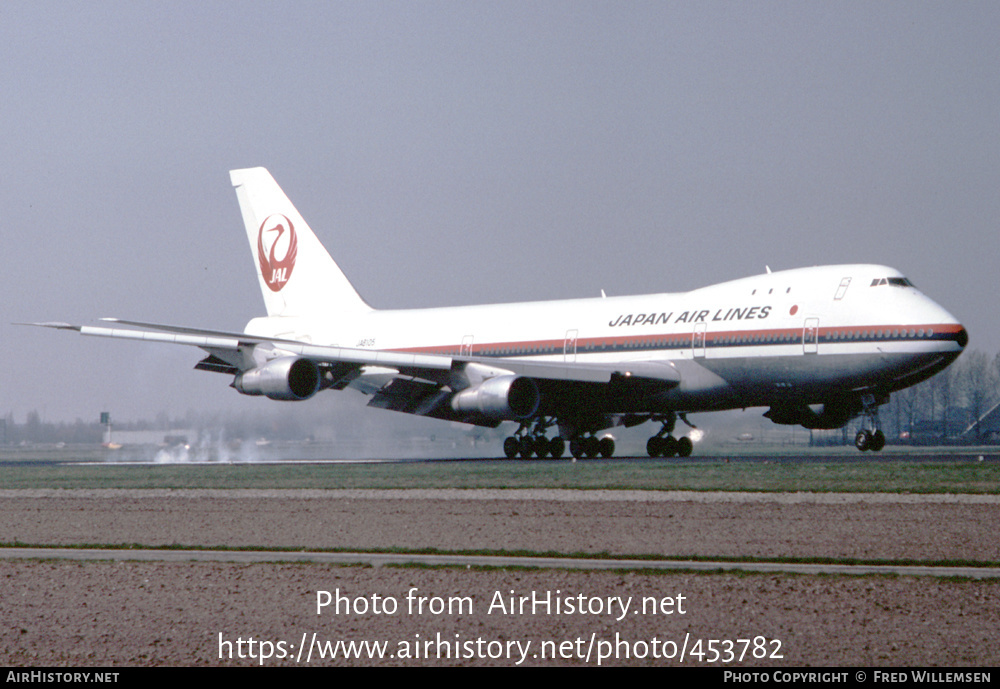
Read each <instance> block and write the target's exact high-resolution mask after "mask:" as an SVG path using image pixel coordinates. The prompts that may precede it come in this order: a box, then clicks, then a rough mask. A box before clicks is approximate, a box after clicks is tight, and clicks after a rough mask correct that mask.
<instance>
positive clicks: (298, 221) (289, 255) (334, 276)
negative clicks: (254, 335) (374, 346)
mask: <svg viewBox="0 0 1000 689" xmlns="http://www.w3.org/2000/svg"><path fill="white" fill-rule="evenodd" d="M229 176H230V178H231V179H232V181H233V186H234V187H236V198H237V199H238V200H239V203H240V211H242V213H243V224H244V225H245V226H246V231H247V239H248V240H249V241H250V252H251V253H252V254H253V258H254V269H255V270H256V271H257V279H258V281H259V282H260V291H261V293H262V294H263V295H264V305H265V306H266V307H267V315H268V316H311V315H318V314H321V313H360V312H365V311H371V307H370V306H368V304H366V303H365V301H364V300H363V299H362V298H361V296H360V295H359V294H358V292H357V290H355V289H354V287H353V286H352V285H351V283H350V282H349V281H348V280H347V277H346V276H345V275H344V273H343V271H341V270H340V268H339V267H338V266H337V264H336V263H335V262H334V260H333V259H332V258H331V257H330V254H329V252H327V250H326V249H325V248H324V247H323V245H322V244H321V243H320V241H319V239H318V238H317V237H316V235H315V234H313V231H312V230H311V229H310V228H309V225H308V224H307V223H306V221H305V220H304V219H303V218H302V216H301V215H299V212H298V211H297V210H295V206H293V205H292V202H291V201H289V200H288V197H287V196H285V192H283V191H282V190H281V187H279V186H278V184H277V182H275V181H274V178H273V177H271V173H269V172H268V171H267V170H265V169H264V168H262V167H255V168H249V169H246V170H231V171H230V172H229Z"/></svg>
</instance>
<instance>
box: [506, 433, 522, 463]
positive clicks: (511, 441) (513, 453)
mask: <svg viewBox="0 0 1000 689" xmlns="http://www.w3.org/2000/svg"><path fill="white" fill-rule="evenodd" d="M519 450H520V448H519V446H518V442H517V438H515V437H514V436H512V435H509V436H507V438H506V439H505V440H504V441H503V453H504V454H505V455H507V459H515V458H516V457H517V453H518V451H519Z"/></svg>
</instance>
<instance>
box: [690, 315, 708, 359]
mask: <svg viewBox="0 0 1000 689" xmlns="http://www.w3.org/2000/svg"><path fill="white" fill-rule="evenodd" d="M707 329H708V324H707V323H695V324H694V335H693V336H692V338H691V353H692V354H693V355H694V357H695V358H701V357H704V356H705V331H706V330H707Z"/></svg>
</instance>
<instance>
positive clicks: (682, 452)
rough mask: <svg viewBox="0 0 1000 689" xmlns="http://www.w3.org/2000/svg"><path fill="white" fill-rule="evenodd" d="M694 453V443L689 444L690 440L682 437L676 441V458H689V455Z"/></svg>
mask: <svg viewBox="0 0 1000 689" xmlns="http://www.w3.org/2000/svg"><path fill="white" fill-rule="evenodd" d="M693 451H694V443H692V442H691V438H689V437H687V436H684V437H683V438H679V439H678V440H677V456H678V457H690V456H691V453H692V452H693Z"/></svg>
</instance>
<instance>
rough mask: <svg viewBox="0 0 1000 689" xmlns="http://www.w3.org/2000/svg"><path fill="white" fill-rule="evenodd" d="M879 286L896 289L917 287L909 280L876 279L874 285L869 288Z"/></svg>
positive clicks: (873, 281)
mask: <svg viewBox="0 0 1000 689" xmlns="http://www.w3.org/2000/svg"><path fill="white" fill-rule="evenodd" d="M879 285H895V286H896V287H915V286H916V285H914V284H913V283H912V282H910V279H909V278H875V279H874V280H872V284H871V285H869V287H878V286H879Z"/></svg>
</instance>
